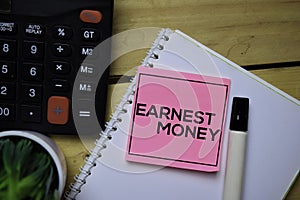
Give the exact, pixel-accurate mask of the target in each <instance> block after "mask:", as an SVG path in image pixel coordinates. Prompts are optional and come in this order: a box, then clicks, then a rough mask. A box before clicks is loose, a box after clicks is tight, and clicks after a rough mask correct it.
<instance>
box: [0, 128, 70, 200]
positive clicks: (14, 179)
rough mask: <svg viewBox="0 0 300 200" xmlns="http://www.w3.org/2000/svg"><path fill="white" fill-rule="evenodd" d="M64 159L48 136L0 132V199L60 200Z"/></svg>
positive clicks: (63, 177) (25, 132)
mask: <svg viewBox="0 0 300 200" xmlns="http://www.w3.org/2000/svg"><path fill="white" fill-rule="evenodd" d="M65 182H66V162H65V159H64V156H63V154H62V153H61V151H60V150H59V149H58V147H57V146H56V144H55V143H54V142H53V140H51V139H50V138H48V137H46V136H44V135H42V134H39V133H37V132H30V131H4V132H0V199H9V200H22V199H25V200H30V199H34V200H39V199H41V200H48V199H49V200H50V199H51V200H53V199H60V198H61V196H62V194H63V190H64V186H65Z"/></svg>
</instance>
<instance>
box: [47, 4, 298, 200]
mask: <svg viewBox="0 0 300 200" xmlns="http://www.w3.org/2000/svg"><path fill="white" fill-rule="evenodd" d="M113 26H114V28H113V32H114V34H117V33H120V32H122V31H125V30H129V29H134V28H141V27H169V28H172V29H180V30H181V31H183V32H185V33H186V34H188V35H190V36H191V37H193V38H195V39H196V40H198V41H200V42H201V43H203V44H205V45H206V46H208V47H209V48H211V49H213V50H215V51H217V52H218V53H220V54H221V55H224V56H225V57H227V58H228V59H230V60H232V61H234V62H235V63H237V64H239V65H241V66H242V67H244V68H246V69H247V70H250V71H251V72H253V73H254V74H256V75H258V76H259V77H261V78H263V79H265V80H266V81H268V82H270V83H271V84H273V85H274V86H276V87H278V88H280V89H281V90H283V91H285V92H286V93H288V94H290V95H291V96H294V97H295V98H297V99H300V1H297V0H295V1H290V0H281V1H279V0H273V1H270V0H250V1H238V0H222V1H218V0H212V1H211V0H186V1H182V0H169V1H164V0H151V1H146V0H140V1H136V0H115V9H114V25H113ZM145 54H146V50H140V51H135V52H132V53H130V54H128V55H126V56H124V57H122V58H120V59H118V60H117V61H116V62H114V63H113V65H112V68H111V81H110V82H111V84H110V86H109V90H110V93H109V98H108V113H107V116H109V115H110V113H111V112H112V111H113V110H114V106H115V105H116V104H117V103H118V101H119V98H120V97H121V96H122V95H123V93H124V91H125V88H126V86H127V85H128V84H126V83H125V84H124V83H122V84H120V83H118V84H115V83H114V82H115V80H117V79H118V78H120V77H121V76H122V75H124V74H125V73H127V72H128V71H130V69H132V68H133V67H134V66H137V65H139V64H140V61H141V59H142V58H143V57H144V56H145ZM52 137H53V138H54V140H55V141H56V142H57V144H58V145H59V146H60V147H61V149H62V151H63V152H64V154H65V156H66V159H67V164H68V176H67V177H68V179H67V183H68V184H69V183H70V182H72V181H73V177H74V175H75V174H76V173H78V169H79V167H80V166H81V165H83V164H84V158H85V156H86V155H88V151H87V150H86V149H85V148H84V146H83V145H82V143H81V141H80V140H79V139H78V137H77V136H52ZM296 153H297V154H298V153H299V152H295V154H296ZM287 199H300V180H299V179H298V181H297V182H296V184H295V185H294V187H293V188H292V190H291V191H290V192H289V195H288V197H287Z"/></svg>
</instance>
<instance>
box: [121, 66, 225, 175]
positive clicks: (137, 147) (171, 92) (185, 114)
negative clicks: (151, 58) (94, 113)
mask: <svg viewBox="0 0 300 200" xmlns="http://www.w3.org/2000/svg"><path fill="white" fill-rule="evenodd" d="M136 81H137V82H136V93H135V99H134V102H133V103H134V104H133V110H132V118H131V128H130V133H129V136H128V144H127V152H126V159H127V160H128V161H134V162H141V163H148V164H155V165H161V166H167V167H176V168H184V169H191V170H200V171H208V172H213V171H218V170H219V166H220V155H221V150H222V141H223V135H224V124H225V118H226V111H227V103H228V96H229V89H230V80H229V79H226V78H218V77H210V76H202V75H199V74H191V73H183V72H176V71H169V70H162V69H152V68H146V67H139V69H138V74H137V80H136Z"/></svg>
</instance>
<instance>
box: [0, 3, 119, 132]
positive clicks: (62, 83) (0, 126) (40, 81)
mask: <svg viewBox="0 0 300 200" xmlns="http://www.w3.org/2000/svg"><path fill="white" fill-rule="evenodd" d="M0 2H1V3H0V131H2V130H33V131H39V132H41V133H44V134H50V133H51V134H76V133H77V131H76V127H75V123H74V117H73V116H74V115H78V117H80V116H81V115H80V113H73V112H72V92H73V86H74V81H75V79H76V75H77V73H78V72H80V73H81V76H85V75H86V76H89V77H90V76H93V75H94V73H95V71H97V70H96V69H97V66H96V65H95V63H91V64H89V63H85V64H82V63H83V61H84V60H85V59H86V58H87V57H89V58H92V59H93V58H94V59H97V56H98V55H99V54H101V53H103V52H96V51H95V50H94V48H95V47H96V46H97V45H98V44H100V43H101V42H102V41H104V40H106V39H107V38H109V37H110V36H111V34H112V18H113V1H112V0H89V1H86V0H66V1H61V0H51V1H50V0H49V1H48V0H47V1H39V0H27V1H26V3H24V2H23V1H22V0H0ZM108 51H109V49H108ZM106 54H107V52H106ZM103 70H104V73H103V75H102V76H101V79H100V81H99V82H97V83H82V84H81V85H80V87H78V91H81V90H83V91H84V92H85V93H87V94H88V93H89V92H91V91H94V92H95V93H96V96H95V97H89V96H88V95H87V100H89V99H88V98H96V100H94V102H96V105H95V106H94V107H95V112H96V117H97V119H98V121H99V123H100V125H101V126H102V127H103V124H104V121H105V113H106V98H107V80H108V75H109V69H108V68H107V69H103ZM92 86H93V87H92ZM81 112H87V113H89V112H90V113H92V111H89V110H84V111H81ZM84 117H85V118H88V117H90V115H84Z"/></svg>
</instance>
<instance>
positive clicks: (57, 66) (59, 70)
mask: <svg viewBox="0 0 300 200" xmlns="http://www.w3.org/2000/svg"><path fill="white" fill-rule="evenodd" d="M70 69H71V66H70V64H69V63H67V62H62V61H53V62H52V63H51V70H52V72H53V73H54V74H68V73H69V72H70Z"/></svg>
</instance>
